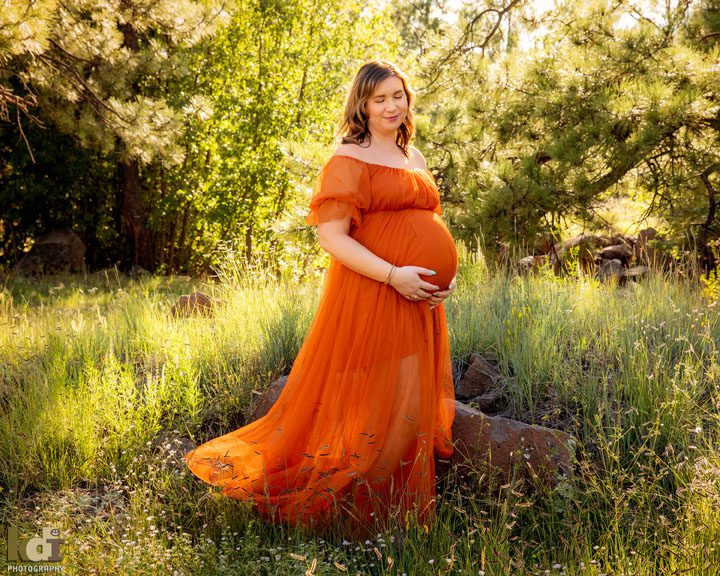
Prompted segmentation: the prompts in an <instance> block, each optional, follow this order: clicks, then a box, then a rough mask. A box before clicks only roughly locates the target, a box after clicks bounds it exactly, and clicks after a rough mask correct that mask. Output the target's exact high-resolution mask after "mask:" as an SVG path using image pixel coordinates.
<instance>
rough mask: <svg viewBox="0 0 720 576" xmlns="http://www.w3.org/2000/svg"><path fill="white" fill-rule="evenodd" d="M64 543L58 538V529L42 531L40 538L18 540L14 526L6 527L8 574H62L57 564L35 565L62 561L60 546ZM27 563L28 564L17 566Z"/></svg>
mask: <svg viewBox="0 0 720 576" xmlns="http://www.w3.org/2000/svg"><path fill="white" fill-rule="evenodd" d="M64 542H65V539H64V538H60V529H59V528H48V527H45V528H43V529H42V536H34V537H32V538H20V537H19V535H18V529H17V527H16V526H8V533H7V559H8V562H9V564H8V570H7V571H8V573H41V572H62V566H60V565H59V564H37V562H55V563H59V562H60V560H62V554H61V553H60V545H61V544H63V543H64ZM18 562H28V564H18Z"/></svg>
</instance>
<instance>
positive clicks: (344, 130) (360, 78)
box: [338, 60, 415, 158]
mask: <svg viewBox="0 0 720 576" xmlns="http://www.w3.org/2000/svg"><path fill="white" fill-rule="evenodd" d="M389 76H397V77H398V78H400V80H401V81H402V84H403V89H404V90H405V96H406V97H407V101H408V110H407V115H406V116H405V120H404V121H403V123H402V124H401V125H400V127H399V128H398V130H397V135H396V136H395V142H396V144H397V145H398V146H400V149H401V150H402V151H403V153H404V154H405V156H406V157H407V158H409V157H410V152H409V150H408V148H409V146H410V139H411V138H412V137H413V136H414V135H415V116H414V114H413V110H412V106H413V103H414V102H415V92H414V91H413V90H412V88H410V84H409V80H408V77H407V75H406V74H405V73H404V72H403V71H402V70H400V69H399V68H398V67H397V66H395V65H394V64H392V63H391V62H388V61H387V60H370V61H369V62H365V63H364V64H363V65H362V66H361V67H360V70H358V72H357V74H356V75H355V79H354V80H353V83H352V86H351V87H350V91H349V93H348V96H347V101H346V102H345V112H344V114H343V116H342V119H341V122H340V128H339V129H338V135H340V136H341V138H342V140H341V141H342V143H343V144H357V145H360V143H361V142H364V141H365V139H366V137H367V141H368V144H369V142H370V138H371V137H372V135H371V134H370V130H369V129H368V118H367V114H366V113H365V103H366V102H367V101H368V100H369V99H370V97H371V96H372V94H373V92H375V89H376V88H377V87H378V85H379V84H380V83H381V82H382V81H383V80H385V78H387V77H389Z"/></svg>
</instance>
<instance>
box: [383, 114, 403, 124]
mask: <svg viewBox="0 0 720 576" xmlns="http://www.w3.org/2000/svg"><path fill="white" fill-rule="evenodd" d="M398 118H400V114H398V115H397V116H389V117H387V118H385V120H389V121H390V122H395V120H397V119H398Z"/></svg>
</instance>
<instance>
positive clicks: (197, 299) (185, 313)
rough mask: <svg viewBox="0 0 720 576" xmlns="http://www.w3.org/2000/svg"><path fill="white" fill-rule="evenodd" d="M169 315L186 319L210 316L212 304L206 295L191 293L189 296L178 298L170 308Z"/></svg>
mask: <svg viewBox="0 0 720 576" xmlns="http://www.w3.org/2000/svg"><path fill="white" fill-rule="evenodd" d="M171 313H172V315H173V316H174V317H176V318H180V317H184V318H187V317H189V316H193V315H201V316H212V313H213V303H212V300H211V299H210V296H208V295H207V294H204V293H203V292H193V293H192V294H190V295H189V296H180V298H178V301H177V302H176V303H175V305H174V306H173V307H172V310H171Z"/></svg>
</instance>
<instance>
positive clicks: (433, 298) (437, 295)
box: [428, 278, 457, 310]
mask: <svg viewBox="0 0 720 576" xmlns="http://www.w3.org/2000/svg"><path fill="white" fill-rule="evenodd" d="M456 285H457V281H456V280H455V278H453V279H452V282H450V286H448V287H447V289H446V290H442V291H439V292H434V293H432V294H431V295H430V298H428V302H429V303H430V307H429V309H430V310H432V309H433V308H435V307H436V306H437V305H438V304H440V303H441V302H442V301H443V300H445V298H447V297H448V296H450V294H452V293H453V291H454V290H455V286H456Z"/></svg>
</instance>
